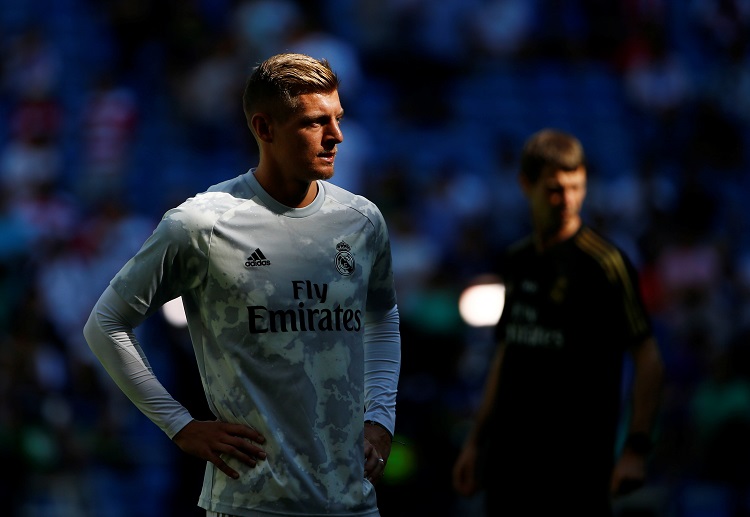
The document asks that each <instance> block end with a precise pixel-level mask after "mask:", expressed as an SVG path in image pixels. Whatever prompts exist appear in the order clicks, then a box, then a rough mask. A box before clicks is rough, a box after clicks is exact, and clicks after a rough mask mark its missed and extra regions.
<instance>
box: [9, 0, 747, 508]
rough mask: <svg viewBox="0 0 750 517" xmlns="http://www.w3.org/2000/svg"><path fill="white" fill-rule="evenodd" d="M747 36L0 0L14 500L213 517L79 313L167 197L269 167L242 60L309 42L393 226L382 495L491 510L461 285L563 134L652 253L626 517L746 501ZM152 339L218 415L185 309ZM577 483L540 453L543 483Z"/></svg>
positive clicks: (165, 362)
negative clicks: (391, 388)
mask: <svg viewBox="0 0 750 517" xmlns="http://www.w3.org/2000/svg"><path fill="white" fill-rule="evenodd" d="M749 35H750V3H748V2H747V1H744V0H612V1H597V0H566V1H564V2H563V1H556V0H441V1H440V2H434V1H428V0H375V1H373V0H354V1H349V0H322V1H320V2H303V1H301V0H300V1H292V0H277V1H272V0H213V1H212V0H189V1H185V0H180V1H176V0H161V1H147V0H97V1H93V0H1V1H0V72H1V74H2V75H1V76H0V460H2V463H3V465H4V468H3V469H2V474H0V476H2V477H1V479H0V499H1V500H2V501H3V511H2V513H3V514H4V515H9V516H11V517H37V516H39V517H58V516H59V517H74V516H75V517H78V516H81V517H84V516H85V517H89V516H91V517H119V516H128V517H133V516H142V517H149V516H160V517H163V516H189V515H201V514H202V512H200V511H198V509H197V508H196V506H195V503H196V501H197V498H198V493H199V490H200V483H201V479H202V470H203V466H202V464H201V462H199V461H197V460H194V459H193V458H191V457H186V456H185V455H183V454H181V453H179V451H178V450H177V448H176V447H175V446H174V445H173V444H172V443H171V442H170V441H169V440H168V439H167V438H166V436H164V435H163V434H162V433H161V431H159V430H158V429H156V427H155V426H153V425H152V424H151V423H150V422H149V421H147V420H146V418H145V417H143V416H142V415H141V414H140V413H139V412H138V411H137V410H135V409H134V408H133V407H132V406H131V405H130V403H129V402H128V401H127V400H124V399H123V396H122V395H121V394H120V393H119V392H118V391H117V390H116V389H115V388H114V386H113V384H112V383H111V381H110V380H109V379H108V378H107V377H106V376H105V375H104V374H103V372H102V371H101V368H100V367H99V366H98V363H96V361H95V360H94V358H93V357H92V355H91V353H90V351H89V349H88V347H87V345H86V343H85V342H84V341H83V336H82V333H81V329H82V326H83V324H84V322H85V320H86V318H87V317H88V314H89V311H90V309H91V307H92V305H93V304H94V302H95V301H96V299H97V298H98V296H99V294H100V293H101V292H102V290H103V289H104V288H105V286H106V285H107V282H108V281H109V279H110V278H111V277H112V276H113V275H114V274H115V273H116V272H117V270H118V269H119V268H120V267H121V266H122V265H123V264H124V262H125V261H126V260H127V259H128V258H129V257H130V256H131V255H132V254H133V253H134V252H135V251H136V250H137V249H138V247H139V246H140V244H141V243H142V242H143V240H145V238H146V237H147V236H148V235H149V234H150V233H151V231H152V230H153V228H154V227H155V225H156V222H157V221H158V219H159V217H161V215H162V214H163V212H164V211H166V210H167V209H168V208H170V207H171V206H173V205H174V204H177V203H179V202H181V201H182V200H184V199H185V198H186V197H188V196H190V195H192V194H193V193H195V192H198V191H202V190H204V189H205V188H207V187H208V186H210V185H211V184H213V183H216V182H218V181H221V180H223V179H226V178H229V177H233V176H236V175H238V174H241V173H244V172H245V171H246V170H247V169H248V168H249V167H251V166H254V165H255V164H256V161H257V156H256V148H255V143H254V141H253V139H252V137H251V135H250V132H249V130H248V129H247V128H246V126H245V122H244V118H243V115H242V109H241V101H240V98H241V92H242V88H243V86H244V79H245V77H246V76H247V74H248V73H249V71H250V70H251V68H252V67H253V66H254V65H255V64H256V63H257V62H259V61H260V60H262V59H264V58H266V57H268V56H269V55H271V54H273V53H276V52H280V51H287V50H290V51H301V52H305V53H308V54H311V55H313V56H314V57H325V58H328V59H329V60H330V61H331V63H332V65H333V67H334V69H335V70H336V71H337V72H338V74H339V75H340V76H341V78H342V81H343V82H342V88H341V92H340V93H341V98H342V103H343V105H344V108H345V110H346V117H345V119H344V126H343V130H344V135H345V141H344V143H343V144H342V145H341V148H340V153H339V155H338V157H337V173H336V176H335V178H334V182H335V183H338V184H340V185H342V186H344V187H346V188H349V189H351V190H354V191H356V192H358V193H362V194H364V195H366V196H367V197H368V198H370V199H372V200H373V201H375V202H376V203H377V204H378V205H379V206H380V208H381V209H382V211H383V213H384V215H385V218H386V221H387V223H388V226H389V230H390V232H391V237H392V241H393V242H392V244H393V254H394V266H395V268H396V275H397V283H398V284H397V287H398V291H399V308H400V311H401V319H402V332H403V367H402V377H401V383H400V388H399V406H398V421H397V437H396V439H397V440H398V441H399V442H400V443H398V444H396V446H395V447H394V454H393V456H392V458H391V461H390V463H389V468H388V472H387V476H386V478H385V479H384V481H383V483H382V485H381V486H380V487H379V489H378V494H379V501H380V506H381V511H382V514H383V516H384V517H385V516H397V515H398V516H401V515H404V516H411V515H419V516H422V515H431V516H432V515H434V516H470V515H475V510H476V508H477V507H478V505H479V504H481V498H475V499H471V500H467V499H461V498H458V497H457V496H456V495H455V494H454V492H453V491H452V489H451V486H450V471H451V468H452V465H453V461H454V459H455V456H456V454H457V452H458V449H459V447H460V444H461V442H462V440H463V437H464V434H465V432H466V429H467V426H468V425H469V423H470V417H471V415H472V413H473V410H474V409H475V407H476V404H477V402H478V397H479V393H480V392H479V390H480V388H481V383H482V380H483V377H484V374H485V370H486V367H487V364H488V360H489V356H490V353H491V340H490V331H489V329H488V328H471V327H469V326H467V325H466V324H465V323H464V322H463V321H462V319H461V318H460V315H459V313H458V305H457V301H458V297H459V295H460V293H461V291H462V290H463V289H464V288H465V287H466V286H468V285H470V284H472V283H474V282H475V281H476V279H477V278H478V277H480V276H481V275H483V274H485V273H489V272H492V271H493V263H494V261H495V259H496V257H497V254H498V253H499V251H500V250H502V249H503V248H504V247H505V246H507V245H508V244H509V243H511V242H513V241H514V240H515V239H517V238H519V237H521V236H522V235H524V234H525V233H527V232H528V231H529V227H528V221H527V219H528V217H527V213H526V206H525V204H524V201H523V199H522V198H521V195H520V191H519V189H518V186H517V183H516V167H517V163H516V160H517V156H518V150H519V148H520V146H521V144H522V142H523V140H524V139H525V138H526V137H527V136H528V135H529V134H530V133H532V132H533V131H536V130H538V129H541V128H542V127H546V126H553V127H557V128H560V129H564V130H567V131H571V132H573V133H575V134H576V135H577V136H578V137H579V138H580V139H581V141H582V143H583V145H584V147H585V148H586V150H587V154H588V157H589V195H588V198H587V202H586V206H585V216H586V219H587V221H588V222H589V223H591V224H592V226H594V227H595V228H597V229H599V230H600V231H601V232H603V233H604V234H606V235H607V236H609V237H610V238H611V239H613V240H614V241H615V242H616V243H617V244H618V245H620V246H621V247H622V248H623V249H624V250H625V251H626V252H627V253H628V255H629V256H630V257H631V259H632V260H633V262H634V263H635V264H636V266H637V267H638V269H639V271H640V272H641V275H642V287H643V292H644V296H645V299H646V302H647V304H648V306H649V309H650V310H651V312H652V315H653V319H654V325H655V328H656V331H657V335H658V338H659V342H660V346H661V349H662V353H663V355H664V360H665V365H666V371H667V379H666V389H665V393H664V406H663V411H662V414H661V417H660V420H659V424H658V429H657V440H658V441H657V445H656V449H655V451H654V455H653V458H652V462H651V475H650V478H649V480H648V483H647V485H646V486H645V487H644V488H643V489H641V490H640V491H638V492H637V493H635V494H633V495H631V496H629V497H627V498H625V499H622V500H620V501H618V502H617V504H616V507H617V510H618V514H619V515H620V516H625V515H628V516H630V515H649V516H657V515H658V516H670V517H694V516H695V517H698V516H707V517H708V516H711V517H723V516H727V517H729V516H744V515H748V514H749V513H750V510H749V508H750V491H749V490H748V488H749V487H748V484H749V481H750V468H749V467H750V445H748V444H750V440H748V437H749V436H750V432H749V431H750V361H748V356H749V353H748V352H749V351H750V343H749V342H748V339H747V338H748V336H749V335H750V334H749V333H748V329H750V326H749V324H750V229H749V227H748V223H749V222H750V210H748V209H747V204H748V198H749V196H748V194H749V193H750V174H748V172H749V171H748V169H749V167H750V160H749V157H748V155H747V151H746V149H747V146H748V143H749V142H750V66H749V65H750V59H749V57H750V56H749V48H748V36H749ZM139 332H140V334H139V337H140V338H141V340H142V342H143V343H144V344H145V349H146V352H147V354H148V356H149V359H150V360H151V363H152V365H153V366H154V368H155V370H156V372H157V374H158V375H159V377H160V379H161V380H162V382H163V383H164V384H165V385H167V386H168V387H169V388H170V389H171V390H172V391H173V393H174V394H175V395H176V397H177V398H178V399H179V400H181V401H182V402H183V403H184V404H185V405H186V406H188V407H189V408H190V409H191V410H192V411H193V412H194V414H195V416H198V417H201V416H206V410H205V402H204V401H203V395H202V392H201V389H200V386H199V385H198V380H197V370H196V368H195V364H194V360H193V358H192V350H191V348H190V344H189V340H188V338H187V336H186V334H185V330H184V329H181V328H175V327H173V326H171V325H169V324H168V323H167V322H166V320H165V319H163V318H162V317H161V316H160V315H159V316H156V317H155V318H152V319H151V320H150V321H149V322H148V323H147V324H146V325H145V326H144V327H143V328H141V329H139ZM596 410H597V408H592V411H596ZM560 425H561V426H562V425H575V423H571V422H561V423H560ZM554 432H555V430H554V429H550V433H554ZM581 439H582V440H585V439H586V430H585V429H582V430H581ZM558 475H565V469H564V466H560V465H549V469H548V470H545V471H544V472H540V497H544V483H546V482H550V480H554V477H555V476H558ZM552 482H553V481H552Z"/></svg>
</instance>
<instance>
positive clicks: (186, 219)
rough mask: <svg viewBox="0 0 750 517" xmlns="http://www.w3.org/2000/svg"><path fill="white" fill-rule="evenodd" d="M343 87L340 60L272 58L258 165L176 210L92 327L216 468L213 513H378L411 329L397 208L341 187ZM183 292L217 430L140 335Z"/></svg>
mask: <svg viewBox="0 0 750 517" xmlns="http://www.w3.org/2000/svg"><path fill="white" fill-rule="evenodd" d="M338 84H339V82H338V77H337V76H336V75H335V73H334V72H333V71H332V70H331V68H330V66H329V64H328V62H327V61H325V60H316V59H313V58H310V57H308V56H304V55H300V54H281V55H277V56H274V57H271V58H269V59H268V60H266V61H265V62H263V63H261V64H260V65H259V66H258V67H257V68H256V69H255V70H254V71H253V73H252V74H251V76H250V78H249V79H248V81H247V84H246V87H245V92H244V95H243V107H244V111H245V115H246V118H247V122H248V126H249V127H250V129H251V131H252V133H253V135H254V137H255V139H256V141H257V143H258V146H259V150H260V159H259V163H258V166H257V167H256V168H254V169H250V170H249V171H248V172H246V173H245V174H242V175H240V176H238V177H236V178H234V179H231V180H228V181H225V182H223V183H220V184H218V185H215V186H213V187H211V188H210V189H208V191H207V192H204V193H201V194H198V195H196V196H195V197H192V198H190V199H188V200H187V201H185V202H184V203H182V204H181V205H179V206H178V207H176V208H174V209H172V210H170V211H168V212H167V213H166V214H165V215H164V218H163V219H162V221H161V222H160V224H159V225H158V227H157V228H156V230H155V231H154V233H153V235H152V236H151V237H150V238H149V239H148V240H147V241H146V243H145V244H144V245H143V247H142V248H141V250H140V251H139V252H138V253H137V254H136V255H135V256H134V257H133V258H132V259H131V260H130V261H129V262H128V263H127V264H126V265H125V266H124V267H123V268H122V270H121V271H120V272H119V273H118V274H117V275H116V276H115V278H114V279H113V280H112V281H111V282H110V285H109V286H108V287H107V289H106V290H105V292H104V293H103V294H102V296H101V298H100V299H99V301H98V302H97V304H96V306H95V307H94V309H93V311H92V312H91V316H90V317H89V320H88V322H87V323H86V326H85V328H84V334H85V336H86V339H87V341H88V343H89V345H90V347H91V349H92V350H93V351H94V353H95V354H96V355H97V357H98V358H99V360H100V361H101V362H102V364H103V365H104V367H105V368H106V370H107V371H108V373H109V374H110V375H111V376H112V378H113V379H114V380H115V382H116V383H117V384H118V386H119V387H120V388H121V389H122V390H123V391H124V392H125V394H126V395H127V396H128V397H129V398H130V399H131V400H132V401H133V403H134V404H135V405H136V406H137V407H138V408H139V409H140V410H141V411H142V412H143V413H144V414H146V415H147V416H148V417H149V418H150V419H151V420H152V421H153V422H154V423H155V424H156V425H158V426H159V427H160V428H161V429H162V430H163V431H164V432H165V433H166V434H167V435H168V436H169V437H170V438H171V439H172V440H173V441H174V442H175V443H176V444H177V445H178V446H179V447H180V448H181V449H182V450H184V451H186V452H188V453H191V454H193V455H195V456H198V457H200V458H203V459H205V460H207V464H206V474H205V478H204V484H203V490H202V492H201V495H200V499H199V503H198V504H199V506H201V507H202V508H205V509H206V510H207V514H208V515H217V514H219V515H233V516H267V515H276V516H278V515H341V516H344V515H346V516H373V515H378V514H379V513H378V509H377V501H376V495H375V491H374V488H373V487H374V483H376V482H377V480H378V479H379V478H380V477H381V476H382V474H383V471H384V469H385V464H386V461H387V460H388V455H389V453H390V448H391V437H392V435H393V430H394V425H395V404H396V387H397V382H398V375H399V370H400V364H401V343H400V334H399V318H398V309H397V306H396V294H395V288H394V283H393V273H392V268H391V254H390V244H389V239H388V232H387V229H386V225H385V223H384V221H383V217H382V215H381V213H380V211H379V210H378V208H377V207H376V206H375V205H374V204H373V203H371V202H370V201H368V200H367V199H365V198H363V197H360V196H357V195H354V194H352V193H350V192H347V191H345V190H343V189H341V188H338V187H336V186H334V185H332V184H330V183H328V182H327V181H326V180H328V179H330V178H331V177H332V175H333V169H334V159H335V157H336V152H337V148H338V147H337V146H338V144H340V143H341V142H342V141H343V135H342V133H341V128H340V122H341V118H342V116H343V113H344V112H343V109H342V107H341V103H340V101H339V95H338ZM178 296H181V297H182V301H183V304H184V307H185V312H186V314H187V318H188V325H189V329H190V335H191V339H192V342H193V347H194V350H195V355H196V359H197V362H198V368H199V371H200V375H201V380H202V383H203V388H204V390H205V393H206V396H207V399H208V402H209V406H210V408H211V410H212V411H213V413H214V414H215V415H216V420H215V421H197V420H195V419H193V418H192V417H191V415H190V414H189V412H188V411H187V409H185V408H184V407H183V406H182V405H181V404H180V403H179V402H177V401H176V400H174V398H173V397H172V396H171V395H170V394H169V393H168V392H167V391H166V390H165V389H164V387H163V386H162V385H161V384H160V383H159V381H158V380H157V379H156V377H155V376H154V374H153V371H152V370H151V368H150V366H149V363H148V360H147V358H146V355H145V354H144V352H143V350H142V349H141V347H140V345H139V343H138V342H137V341H136V338H135V336H134V332H133V329H134V328H135V327H136V326H138V325H139V324H140V323H141V322H142V321H143V320H144V319H145V318H147V317H148V316H149V315H151V314H152V313H153V312H154V311H156V310H157V309H158V308H159V307H160V306H161V305H163V304H164V303H165V302H167V301H169V300H172V299H174V298H176V297H178ZM151 346H158V345H151Z"/></svg>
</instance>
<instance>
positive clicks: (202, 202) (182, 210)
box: [164, 180, 247, 229]
mask: <svg viewBox="0 0 750 517" xmlns="http://www.w3.org/2000/svg"><path fill="white" fill-rule="evenodd" d="M240 189H242V186H239V187H238V186H237V182H236V181H235V180H229V181H226V182H223V183H219V184H217V185H214V186H212V187H210V188H209V189H207V190H206V191H204V192H200V193H198V194H195V195H194V196H192V197H190V198H188V199H186V200H185V201H183V202H182V203H180V204H179V205H177V206H176V207H174V208H172V209H171V210H169V211H168V212H167V213H166V214H165V215H164V220H165V221H170V222H179V223H182V224H183V225H185V226H186V227H189V228H193V229H199V228H201V227H211V226H213V225H214V224H215V223H216V221H217V219H219V218H220V217H221V216H222V215H223V214H225V213H226V212H228V211H229V210H231V209H232V208H234V207H236V206H238V205H240V204H243V203H245V202H247V198H246V196H245V195H243V194H245V193H244V192H238V190H240Z"/></svg>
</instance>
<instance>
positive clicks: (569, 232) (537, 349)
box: [453, 129, 663, 517]
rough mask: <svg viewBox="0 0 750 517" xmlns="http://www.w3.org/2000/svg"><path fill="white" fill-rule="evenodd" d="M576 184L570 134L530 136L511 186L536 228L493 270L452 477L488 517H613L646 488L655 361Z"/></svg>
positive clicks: (631, 293)
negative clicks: (495, 307) (483, 353)
mask: <svg viewBox="0 0 750 517" xmlns="http://www.w3.org/2000/svg"><path fill="white" fill-rule="evenodd" d="M586 178H587V170H586V164H585V157H584V151H583V148H582V146H581V143H580V142H579V140H578V139H577V138H576V137H574V136H573V135H570V134H568V133H564V132H561V131H557V130H552V129H545V130H542V131H539V132H538V133H536V134H534V135H532V136H531V137H530V138H529V139H528V140H527V142H526V145H525V147H524V149H523V153H522V156H521V161H520V178H519V179H520V184H521V188H522V190H523V192H524V194H525V196H526V198H527V200H528V202H529V206H530V209H531V220H532V227H533V232H532V234H531V235H530V236H528V237H527V238H525V239H524V240H522V241H521V242H519V243H517V244H515V245H513V246H511V247H510V248H509V250H508V253H507V255H506V256H505V258H504V259H503V263H502V264H501V268H500V269H501V276H502V278H503V280H504V282H505V287H506V299H505V306H504V310H503V314H502V316H501V318H500V322H499V323H498V326H497V329H496V337H497V342H498V347H497V352H496V355H495V357H494V360H493V362H492V365H491V367H490V370H489V373H488V377H487V381H486V385H485V391H484V395H483V399H482V402H481V404H480V407H479V409H478V412H477V415H476V417H475V421H474V425H473V428H472V429H471V431H470V433H469V435H468V437H467V438H466V440H465V443H464V446H463V449H462V451H461V452H460V454H459V457H458V459H457V461H456V463H455V465H454V471H453V483H454V487H455V489H456V491H457V492H458V493H459V494H461V495H463V496H470V495H473V494H475V493H477V492H478V491H480V490H481V489H485V490H484V492H485V510H486V514H487V515H509V516H510V515H560V514H566V513H571V514H572V515H581V516H597V517H601V516H605V515H611V513H612V497H613V496H615V495H620V494H625V493H628V492H631V491H633V490H634V489H635V488H637V487H639V486H641V485H642V484H643V483H644V482H645V479H646V472H647V470H646V467H647V459H648V455H649V452H650V449H651V447H652V431H653V427H654V422H655V418H656V416H657V413H658V408H659V400H660V391H661V384H662V377H663V371H662V370H663V366H662V360H661V354H660V351H659V348H658V345H657V342H656V340H655V338H654V337H653V335H652V328H651V322H650V318H649V315H648V314H647V313H646V309H645V307H644V305H643V302H642V300H641V295H640V292H639V283H638V278H637V272H636V270H635V268H634V267H633V265H632V263H631V262H630V260H629V259H628V258H627V257H626V256H625V255H624V254H623V252H622V251H621V250H619V249H618V248H617V247H615V246H614V245H613V244H612V243H611V242H609V241H608V240H606V239H605V238H604V237H602V236H601V235H599V234H598V233H596V232H595V231H594V230H593V229H592V228H590V227H589V226H587V225H586V224H585V223H584V222H583V221H582V218H581V208H582V204H583V201H584V198H585V197H586ZM625 352H628V353H629V354H630V355H631V357H632V361H633V366H634V370H633V371H634V374H633V379H632V383H631V384H630V385H629V386H630V388H631V390H632V391H631V392H630V393H629V399H630V408H629V411H628V412H627V415H623V414H622V413H624V411H623V408H622V397H623V393H622V386H623V375H624V374H623V370H624V359H625ZM621 418H626V419H627V425H626V429H627V437H626V438H625V440H624V445H623V447H622V448H621V451H620V454H619V458H617V461H615V460H614V459H613V458H615V453H616V451H617V449H618V447H617V433H618V427H619V426H620V419H621Z"/></svg>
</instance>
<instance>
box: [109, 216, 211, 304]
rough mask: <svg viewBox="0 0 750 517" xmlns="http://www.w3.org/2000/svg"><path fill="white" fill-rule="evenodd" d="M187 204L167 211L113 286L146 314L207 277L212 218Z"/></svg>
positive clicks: (119, 274)
mask: <svg viewBox="0 0 750 517" xmlns="http://www.w3.org/2000/svg"><path fill="white" fill-rule="evenodd" d="M206 215H207V214H203V213H201V212H200V210H196V208H195V207H193V206H192V205H190V204H187V203H184V204H183V205H180V206H179V207H177V208H175V209H172V210H170V211H169V212H167V213H166V214H165V215H164V217H163V218H162V220H161V221H160V223H159V225H158V226H157V227H156V229H155V230H154V232H153V233H152V234H151V236H150V237H149V238H148V239H147V240H146V242H145V243H144V244H143V246H142V247H141V249H140V250H139V251H138V253H136V255H135V256H133V257H132V258H131V259H130V260H129V261H128V262H127V263H126V264H125V265H124V266H123V268H122V269H121V270H120V271H119V273H118V274H117V275H116V276H115V277H114V278H113V279H112V281H111V282H110V285H111V286H112V288H113V289H114V290H115V292H117V294H118V295H120V297H122V299H123V300H125V301H126V302H127V303H128V304H129V305H130V306H131V307H133V308H134V309H135V310H136V311H138V312H139V313H140V314H143V315H150V314H151V313H153V312H154V311H155V310H156V309H158V308H159V307H160V306H162V305H163V304H164V303H166V302H168V301H169V300H172V299H174V298H177V297H178V296H180V295H181V294H182V293H183V292H184V291H186V290H188V289H191V288H193V287H195V286H197V285H198V284H199V283H200V282H201V281H202V279H203V278H204V277H205V274H206V268H207V263H208V262H207V259H208V253H209V243H210V236H211V233H210V231H211V223H210V219H209V218H207V217H206Z"/></svg>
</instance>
